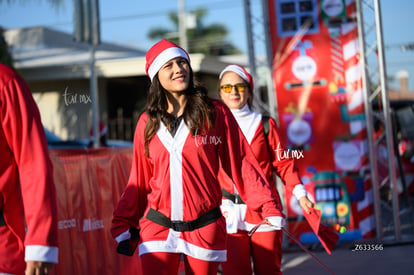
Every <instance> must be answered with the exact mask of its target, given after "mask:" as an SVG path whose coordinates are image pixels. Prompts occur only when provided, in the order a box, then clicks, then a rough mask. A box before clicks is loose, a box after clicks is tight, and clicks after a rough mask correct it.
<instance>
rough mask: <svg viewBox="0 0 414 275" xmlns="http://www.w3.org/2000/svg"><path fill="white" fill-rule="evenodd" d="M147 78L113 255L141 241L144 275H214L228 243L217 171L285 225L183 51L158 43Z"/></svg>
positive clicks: (239, 136)
mask: <svg viewBox="0 0 414 275" xmlns="http://www.w3.org/2000/svg"><path fill="white" fill-rule="evenodd" d="M146 71H147V74H148V76H149V77H150V79H151V86H150V88H149V93H148V98H147V104H146V107H145V112H144V113H143V114H142V115H141V116H140V118H139V121H138V124H137V127H136V130H135V136H134V146H133V162H132V169H131V172H130V177H129V180H128V184H127V186H126V189H125V191H124V192H123V194H122V196H121V198H120V201H119V203H118V205H117V207H116V209H115V211H114V216H113V221H112V234H113V236H114V237H115V239H116V240H117V241H118V243H119V245H118V252H120V253H125V254H130V255H131V254H132V252H133V251H134V247H133V246H132V244H133V243H134V240H135V241H137V240H138V239H139V243H138V251H139V255H140V260H141V264H142V272H143V274H174V275H176V274H177V272H178V269H179V263H180V259H181V258H183V260H184V266H185V270H186V274H200V275H201V274H202V275H208V274H214V275H215V274H217V271H218V267H219V263H220V262H223V261H225V260H226V237H227V233H226V222H225V219H224V218H223V216H222V214H221V211H220V203H221V198H222V192H221V186H220V183H219V182H218V173H219V167H222V168H223V170H224V171H225V172H226V173H227V175H228V176H229V177H230V178H231V179H232V181H233V182H234V183H235V184H236V186H237V189H238V190H239V192H240V195H241V197H242V198H243V199H244V200H246V201H248V202H249V207H251V208H252V209H253V210H259V209H261V210H263V213H264V216H265V217H266V220H267V221H268V222H269V223H271V224H272V225H273V226H276V227H281V226H282V225H283V217H282V213H281V208H280V201H279V200H278V198H277V197H274V196H273V195H272V192H271V189H270V184H269V183H268V182H267V180H266V177H265V176H264V174H263V172H262V171H261V169H260V165H259V163H258V162H257V160H256V158H255V157H254V155H253V153H252V152H251V151H249V150H248V148H249V144H248V143H247V141H246V139H245V138H244V136H243V133H242V132H241V131H240V129H239V127H238V126H237V122H236V120H235V119H234V117H233V116H232V115H231V112H230V110H229V109H228V108H227V107H226V106H225V105H224V104H223V103H222V102H221V101H219V100H212V99H210V98H208V97H207V91H206V89H205V88H203V87H202V86H199V85H197V84H196V83H195V81H194V79H193V71H192V69H191V65H190V58H189V55H188V53H187V52H186V51H185V50H183V49H182V48H180V47H178V46H177V45H175V44H174V43H172V42H170V41H168V40H164V39H163V40H161V41H160V42H158V43H156V44H155V45H154V46H153V47H152V48H151V49H150V50H149V51H148V52H147V54H146ZM233 156H238V157H237V158H235V157H233ZM220 164H221V165H220ZM242 170H243V173H242ZM246 182H249V184H244V183H246ZM137 228H139V233H138V232H137V230H136V229H137ZM131 246H132V247H131Z"/></svg>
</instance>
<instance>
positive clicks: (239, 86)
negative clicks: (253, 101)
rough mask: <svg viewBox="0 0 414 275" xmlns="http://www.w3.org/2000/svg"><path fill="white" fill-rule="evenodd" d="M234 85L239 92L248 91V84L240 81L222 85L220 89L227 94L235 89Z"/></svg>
mask: <svg viewBox="0 0 414 275" xmlns="http://www.w3.org/2000/svg"><path fill="white" fill-rule="evenodd" d="M233 87H234V88H236V91H237V92H238V93H244V91H246V84H243V83H238V84H236V85H231V84H226V85H223V86H220V90H221V91H222V92H224V93H226V94H229V93H231V91H232V90H233Z"/></svg>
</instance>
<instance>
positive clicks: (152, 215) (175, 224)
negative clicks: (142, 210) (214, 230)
mask: <svg viewBox="0 0 414 275" xmlns="http://www.w3.org/2000/svg"><path fill="white" fill-rule="evenodd" d="M220 217H221V211H220V208H219V207H215V208H213V209H212V210H210V211H208V212H207V213H205V214H203V215H201V216H200V217H198V218H197V219H195V220H193V221H172V220H170V219H169V218H168V217H167V216H165V215H164V214H162V213H160V212H158V211H157V210H154V209H152V208H150V210H149V211H148V214H147V219H149V220H150V221H153V222H155V223H157V224H159V225H162V226H165V227H168V228H172V229H173V230H174V231H179V232H183V231H193V230H195V229H198V228H201V227H203V226H206V225H208V224H210V223H212V222H214V221H216V220H217V219H218V218H220Z"/></svg>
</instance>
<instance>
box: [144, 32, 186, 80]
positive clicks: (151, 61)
mask: <svg viewBox="0 0 414 275" xmlns="http://www.w3.org/2000/svg"><path fill="white" fill-rule="evenodd" d="M176 57H183V58H185V59H187V61H188V62H190V56H189V55H188V53H187V52H186V51H185V50H184V49H183V48H181V47H179V46H177V45H176V44H174V43H173V42H171V41H168V40H166V39H162V40H161V41H160V42H158V43H156V44H155V45H154V46H152V47H151V49H149V50H148V52H147V54H146V55H145V58H146V64H145V71H146V72H147V75H148V76H149V77H150V78H151V81H152V79H153V78H154V76H155V75H156V74H157V73H158V71H159V70H160V69H161V67H162V66H163V65H164V64H165V63H167V62H168V61H170V60H171V59H173V58H176Z"/></svg>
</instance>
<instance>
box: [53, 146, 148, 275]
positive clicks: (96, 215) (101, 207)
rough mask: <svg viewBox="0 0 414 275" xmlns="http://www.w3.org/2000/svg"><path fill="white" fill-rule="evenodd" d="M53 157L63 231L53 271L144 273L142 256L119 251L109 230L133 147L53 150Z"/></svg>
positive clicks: (125, 179) (125, 182)
mask: <svg viewBox="0 0 414 275" xmlns="http://www.w3.org/2000/svg"><path fill="white" fill-rule="evenodd" d="M50 156H51V159H52V162H53V166H54V179H55V184H56V190H57V199H58V229H59V231H58V232H59V264H58V265H57V266H56V267H55V268H54V269H53V274H59V275H65V274H68V275H72V274H89V275H93V274H96V275H98V274H99V275H104V274H108V275H110V274H111V275H112V274H140V273H139V263H138V255H137V254H136V255H134V256H133V257H127V256H122V255H119V254H117V253H116V245H117V244H116V242H115V241H114V240H113V238H112V236H111V233H110V228H111V220H112V213H113V210H114V208H115V205H116V203H117V202H118V200H119V198H120V197H121V193H122V192H123V190H124V187H125V185H126V184H127V181H128V176H129V172H130V168H131V163H132V148H102V149H66V150H63V149H62V150H61V149H59V150H57V149H53V150H50Z"/></svg>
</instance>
